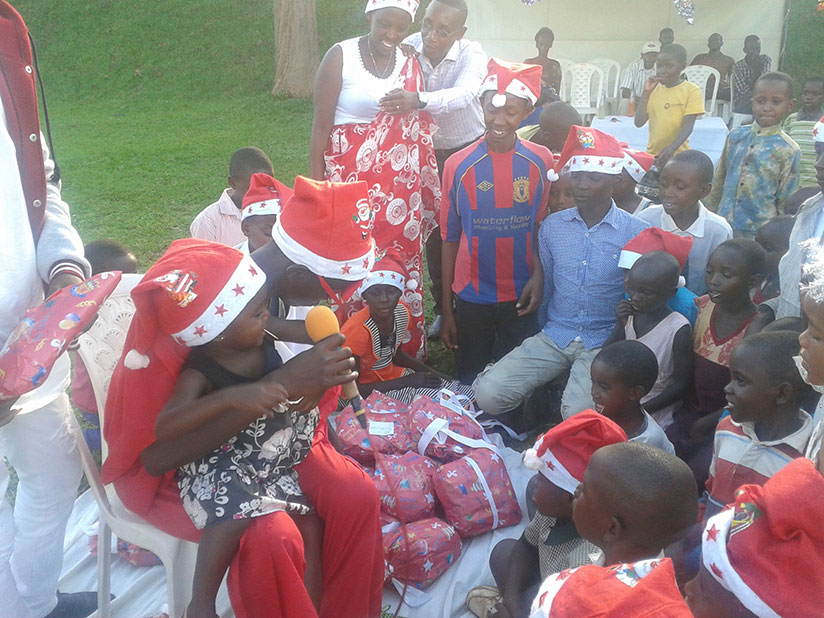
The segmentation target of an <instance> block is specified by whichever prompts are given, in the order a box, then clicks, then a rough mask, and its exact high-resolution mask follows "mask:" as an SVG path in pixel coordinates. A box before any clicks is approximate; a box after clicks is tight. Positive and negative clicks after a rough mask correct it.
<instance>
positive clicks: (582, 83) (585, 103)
mask: <svg viewBox="0 0 824 618" xmlns="http://www.w3.org/2000/svg"><path fill="white" fill-rule="evenodd" d="M569 76H570V82H569V104H570V105H571V106H572V107H574V108H575V109H576V110H577V111H578V113H579V114H581V116H582V117H586V116H595V115H596V114H598V104H599V102H600V101H601V97H602V96H603V93H604V72H603V71H602V70H601V69H600V68H598V67H597V66H595V65H594V64H586V63H581V64H573V65H571V66H570V67H569ZM584 122H587V121H586V120H584Z"/></svg>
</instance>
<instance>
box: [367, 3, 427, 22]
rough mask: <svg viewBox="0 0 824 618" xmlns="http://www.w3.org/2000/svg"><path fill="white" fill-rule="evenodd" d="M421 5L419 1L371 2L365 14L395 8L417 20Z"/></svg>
mask: <svg viewBox="0 0 824 618" xmlns="http://www.w3.org/2000/svg"><path fill="white" fill-rule="evenodd" d="M419 4H420V2H419V1H418V0H369V1H368V2H367V3H366V10H364V13H371V12H372V11H377V10H378V9H385V8H394V9H401V10H402V11H406V12H407V13H409V16H410V17H411V18H412V19H415V13H416V12H417V10H418V5H419Z"/></svg>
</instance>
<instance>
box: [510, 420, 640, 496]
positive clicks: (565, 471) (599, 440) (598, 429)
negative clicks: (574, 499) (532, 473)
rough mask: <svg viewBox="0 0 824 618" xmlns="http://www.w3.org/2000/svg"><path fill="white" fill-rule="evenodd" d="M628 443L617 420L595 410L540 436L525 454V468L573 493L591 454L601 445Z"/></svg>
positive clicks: (567, 421) (566, 421)
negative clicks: (537, 472)
mask: <svg viewBox="0 0 824 618" xmlns="http://www.w3.org/2000/svg"><path fill="white" fill-rule="evenodd" d="M626 441H627V435H626V434H625V433H624V430H623V429H621V428H620V427H619V426H618V425H617V424H616V423H615V422H614V421H611V420H610V419H608V418H607V417H606V416H604V415H602V414H598V413H597V412H595V411H594V410H584V411H583V412H579V413H578V414H576V415H575V416H571V417H570V418H568V419H567V420H565V421H564V422H563V423H561V424H560V425H556V426H555V427H553V428H552V429H550V430H549V431H547V432H546V433H545V434H543V435H541V436H539V437H538V439H537V440H536V441H535V446H534V447H532V448H531V449H527V451H526V452H525V453H524V465H525V466H526V467H527V468H529V469H530V470H536V471H540V473H541V474H543V475H544V476H545V477H546V478H548V479H549V480H550V481H551V482H552V483H553V484H554V485H557V486H558V487H560V488H561V489H563V490H565V491H568V492H569V493H574V492H575V489H576V488H577V487H578V485H579V484H580V483H581V481H582V480H583V479H584V471H586V469H587V465H588V464H589V458H590V457H592V454H593V453H594V452H595V451H597V450H598V449H599V448H601V447H602V446H608V445H610V444H616V443H617V442H626Z"/></svg>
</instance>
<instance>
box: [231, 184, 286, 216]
mask: <svg viewBox="0 0 824 618" xmlns="http://www.w3.org/2000/svg"><path fill="white" fill-rule="evenodd" d="M292 193H294V192H293V191H292V189H290V188H289V187H287V186H286V185H285V184H283V183H282V182H279V181H278V180H275V179H274V178H273V177H272V176H270V175H269V174H262V173H258V174H252V179H251V181H250V182H249V190H248V191H246V195H244V196H243V208H242V210H241V214H240V220H241V221H244V220H246V219H247V218H248V217H254V216H256V215H279V214H280V205H281V203H282V202H286V201H287V200H288V199H289V198H290V197H292Z"/></svg>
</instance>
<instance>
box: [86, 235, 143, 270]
mask: <svg viewBox="0 0 824 618" xmlns="http://www.w3.org/2000/svg"><path fill="white" fill-rule="evenodd" d="M83 253H84V254H85V255H86V259H87V260H89V264H91V267H92V274H93V275H96V274H98V273H101V272H105V271H107V270H119V269H120V268H122V265H123V264H124V263H126V262H132V261H133V262H134V264H135V267H137V260H136V259H135V257H134V254H133V253H132V251H131V249H129V248H128V247H127V246H126V245H124V244H123V243H119V242H117V241H116V240H110V239H103V240H93V241H92V242H90V243H87V244H86V246H85V247H83ZM131 272H136V271H134V270H133V271H131Z"/></svg>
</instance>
